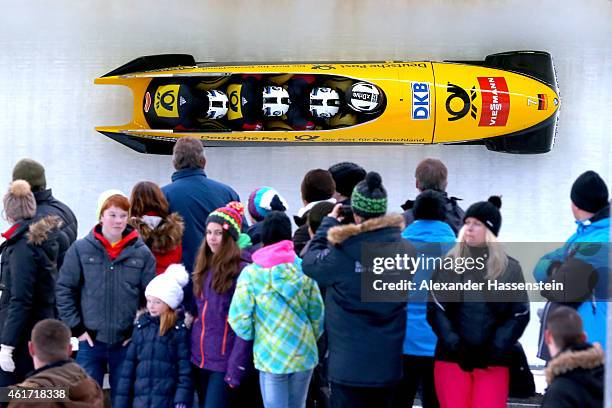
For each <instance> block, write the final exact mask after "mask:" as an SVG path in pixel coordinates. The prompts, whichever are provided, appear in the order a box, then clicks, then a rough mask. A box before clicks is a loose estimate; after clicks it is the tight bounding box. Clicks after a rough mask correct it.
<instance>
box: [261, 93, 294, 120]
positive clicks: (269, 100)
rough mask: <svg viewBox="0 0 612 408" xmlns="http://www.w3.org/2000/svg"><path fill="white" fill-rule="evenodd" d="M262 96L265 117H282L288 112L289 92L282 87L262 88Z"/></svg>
mask: <svg viewBox="0 0 612 408" xmlns="http://www.w3.org/2000/svg"><path fill="white" fill-rule="evenodd" d="M262 96H263V105H262V111H263V113H264V115H265V116H283V115H284V114H286V113H287V111H288V110H289V105H290V104H291V100H290V99H289V92H287V90H286V89H285V88H283V87H282V86H264V88H263V95H262Z"/></svg>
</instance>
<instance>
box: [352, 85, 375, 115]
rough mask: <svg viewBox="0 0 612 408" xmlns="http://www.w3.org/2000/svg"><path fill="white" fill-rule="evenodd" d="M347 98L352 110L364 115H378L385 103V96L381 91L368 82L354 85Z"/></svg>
mask: <svg viewBox="0 0 612 408" xmlns="http://www.w3.org/2000/svg"><path fill="white" fill-rule="evenodd" d="M346 96H347V103H348V105H349V106H350V107H351V109H353V110H355V111H357V112H362V113H376V112H378V111H379V110H380V109H381V108H382V106H383V102H384V95H383V94H382V92H381V91H380V89H378V87H376V86H375V85H372V84H369V83H367V82H357V83H355V84H353V85H352V86H351V87H350V88H349V91H348V92H347V95H346Z"/></svg>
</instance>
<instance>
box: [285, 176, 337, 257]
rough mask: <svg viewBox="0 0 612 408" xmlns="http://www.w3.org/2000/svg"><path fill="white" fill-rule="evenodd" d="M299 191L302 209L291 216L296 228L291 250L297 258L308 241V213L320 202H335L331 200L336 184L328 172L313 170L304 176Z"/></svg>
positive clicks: (333, 199)
mask: <svg viewBox="0 0 612 408" xmlns="http://www.w3.org/2000/svg"><path fill="white" fill-rule="evenodd" d="M300 190H301V193H302V203H303V204H304V207H302V208H300V209H299V211H298V213H297V215H294V216H293V221H294V222H295V225H297V227H298V228H297V229H296V230H295V233H294V234H293V248H294V249H295V253H296V254H297V255H298V256H299V255H300V253H301V252H302V249H304V247H305V246H306V243H307V242H308V241H310V234H308V213H309V212H310V210H311V209H312V207H314V206H315V205H316V204H317V203H319V202H321V201H330V202H332V203H335V202H336V199H335V198H333V195H334V192H335V191H336V183H335V182H334V179H333V177H332V175H331V173H330V172H329V171H327V170H323V169H313V170H310V171H309V172H308V173H306V175H304V179H303V180H302V184H301V187H300Z"/></svg>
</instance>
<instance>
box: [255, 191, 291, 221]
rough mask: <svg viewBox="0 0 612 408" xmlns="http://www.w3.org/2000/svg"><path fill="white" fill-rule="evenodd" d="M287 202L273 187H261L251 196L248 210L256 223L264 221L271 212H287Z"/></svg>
mask: <svg viewBox="0 0 612 408" xmlns="http://www.w3.org/2000/svg"><path fill="white" fill-rule="evenodd" d="M288 208H289V206H288V205H287V201H286V200H285V199H284V198H283V197H282V196H281V195H280V193H279V192H278V191H276V190H275V189H273V188H272V187H259V188H257V189H255V190H254V191H253V192H252V193H251V195H250V196H249V203H248V210H249V214H250V215H251V217H252V218H253V220H255V221H262V220H263V219H264V217H265V216H266V215H268V213H269V212H271V211H287V210H288Z"/></svg>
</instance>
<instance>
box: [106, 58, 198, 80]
mask: <svg viewBox="0 0 612 408" xmlns="http://www.w3.org/2000/svg"><path fill="white" fill-rule="evenodd" d="M195 65H196V62H195V59H194V58H193V55H189V54H160V55H147V56H144V57H138V58H136V59H134V60H132V61H130V62H128V63H127V64H123V65H122V66H120V67H119V68H115V69H114V70H112V71H111V72H109V73H108V74H106V75H102V77H109V76H117V75H125V74H132V73H135V72H141V71H151V70H155V69H163V68H173V67H179V66H187V67H192V66H195Z"/></svg>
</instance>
